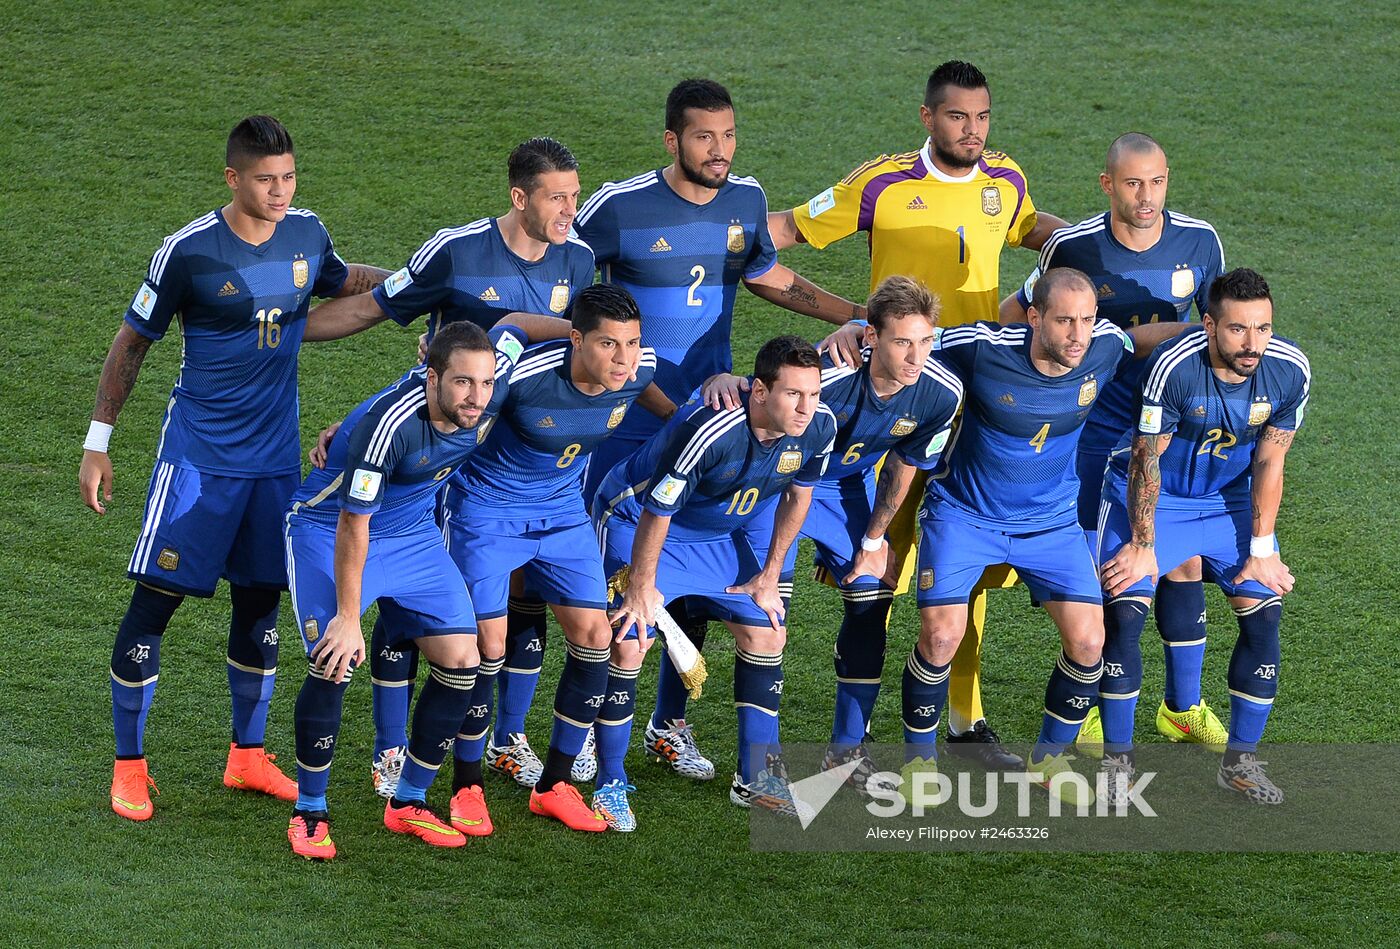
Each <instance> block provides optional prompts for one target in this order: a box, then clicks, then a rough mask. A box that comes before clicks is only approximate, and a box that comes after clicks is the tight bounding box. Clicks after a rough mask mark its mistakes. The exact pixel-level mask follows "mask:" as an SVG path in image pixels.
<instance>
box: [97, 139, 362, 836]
mask: <svg viewBox="0 0 1400 949" xmlns="http://www.w3.org/2000/svg"><path fill="white" fill-rule="evenodd" d="M225 157H226V162H227V167H226V168H225V169H224V179H225V181H226V182H227V184H228V187H229V190H230V191H231V192H232V197H231V200H230V201H229V203H228V204H227V205H225V206H224V207H222V208H220V209H218V210H215V211H211V212H209V213H208V214H205V215H203V216H202V217H198V218H196V219H195V220H193V221H191V222H190V223H189V224H187V225H186V226H185V227H183V228H181V229H180V230H178V231H176V232H175V233H174V234H171V235H170V236H169V237H167V238H166V239H165V241H164V242H163V243H162V244H161V246H160V249H159V250H157V251H156V253H155V254H154V256H152V258H151V264H150V268H149V269H148V270H147V273H146V279H145V282H144V283H142V284H141V288H140V289H139V290H138V291H137V293H136V297H135V299H133V300H132V301H131V305H130V306H129V307H128V308H127V311H126V316H125V319H124V321H123V323H122V326H121V329H120V330H119V331H118V332H117V336H116V339H115V340H113V342H112V347H111V350H110V351H109V352H108V354H107V361H106V363H105V364H104V365H103V367H102V377H101V379H100V381H99V382H98V386H97V404H96V407H95V408H94V409H93V414H92V425H91V428H90V430H89V432H88V437H87V441H86V442H85V443H84V444H83V449H84V450H83V461H82V466H81V469H80V471H79V475H78V480H79V487H80V490H81V494H82V498H83V501H84V503H86V504H87V506H88V507H90V508H92V509H93V510H94V511H96V512H97V513H98V514H103V513H105V512H106V507H105V505H104V503H103V502H104V501H106V502H110V501H111V499H112V462H111V460H110V458H109V457H108V455H107V445H108V440H109V438H110V436H111V432H112V427H113V426H114V425H115V424H116V421H117V415H118V414H119V413H120V412H121V409H122V406H123V405H124V404H125V402H126V400H127V397H128V396H129V395H130V394H131V390H132V387H133V386H134V385H135V384H136V376H137V374H138V373H139V371H140V369H141V364H142V362H143V360H144V359H145V357H146V352H147V350H148V349H149V348H150V345H151V343H152V342H154V341H156V340H158V339H161V338H162V337H163V336H165V334H166V333H167V331H168V330H169V328H170V323H171V321H172V320H173V319H174V318H175V317H176V316H177V315H178V316H179V318H180V327H181V335H182V336H183V338H184V361H183V364H182V365H181V369H180V378H179V379H178V380H177V381H176V383H175V388H174V391H173V392H172V393H171V396H170V403H169V405H168V406H167V408H166V412H165V420H164V422H163V423H162V425H161V437H160V443H159V445H158V447H157V449H156V465H155V470H154V471H153V473H152V475H151V483H150V490H149V493H148V495H147V498H146V510H145V515H144V518H143V523H142V528H141V535H140V538H139V539H138V540H137V542H136V549H135V551H134V552H133V554H132V556H131V563H130V565H129V567H128V571H127V574H128V576H130V577H131V578H132V579H133V580H135V581H136V586H135V589H134V590H133V592H132V597H131V604H130V606H128V607H127V611H126V615H125V616H124V617H123V618H122V622H121V626H120V628H119V629H118V630H117V637H116V643H115V645H114V646H113V649H112V666H111V680H112V721H113V726H114V730H115V733H116V763H115V765H114V768H113V777H112V791H111V802H112V809H113V810H114V811H115V812H116V813H118V814H120V815H121V816H122V817H126V818H129V819H131V820H138V821H142V820H148V819H149V818H150V817H151V814H152V805H151V798H150V791H149V788H151V787H154V786H155V783H154V782H153V781H152V780H151V778H150V776H149V773H148V769H147V764H146V758H145V751H144V747H143V738H144V732H145V725H146V716H147V713H148V712H149V711H150V707H151V701H152V698H153V697H154V694H155V688H156V680H157V678H158V677H159V671H160V645H161V639H162V636H163V635H164V633H165V630H166V628H167V627H168V626H169V624H170V621H171V618H172V617H173V616H174V615H175V610H176V608H177V607H179V605H180V603H181V601H182V600H183V599H184V598H185V597H186V596H200V597H209V596H213V594H214V590H215V587H216V586H217V585H218V582H219V579H220V577H223V578H224V579H227V580H228V582H229V598H230V600H231V601H232V607H233V609H232V617H231V619H230V622H229V638H228V682H229V693H230V696H231V698H232V705H233V741H232V743H231V744H230V746H229V756H228V763H227V765H226V767H225V769H224V784H225V785H227V786H229V787H232V788H240V789H243V790H252V791H260V792H262V793H266V794H271V795H273V796H275V797H279V798H282V799H284V800H291V799H292V798H293V797H294V796H295V794H296V788H295V785H294V784H293V783H292V781H291V780H290V779H288V778H287V776H286V775H284V774H282V772H281V771H279V770H278V769H277V767H276V765H274V764H272V763H271V762H272V757H273V756H271V755H268V754H266V753H265V752H264V750H263V735H264V731H265V729H266V725H267V709H268V703H269V702H270V701H271V698H272V690H273V682H274V674H275V672H276V669H277V638H278V637H277V611H278V602H279V600H280V599H281V592H280V591H281V590H282V588H283V587H285V586H286V584H287V579H286V573H285V571H284V569H283V565H282V557H281V554H280V550H281V517H282V512H283V511H285V510H286V507H287V501H288V499H289V498H290V497H291V495H292V491H293V490H294V489H295V488H296V486H297V481H298V478H299V476H300V474H301V463H300V462H301V457H300V456H301V450H300V447H299V444H298V422H297V354H298V351H299V350H300V349H301V343H302V341H303V337H304V335H305V334H306V328H307V307H308V306H309V304H310V301H311V297H313V296H343V295H345V294H353V293H360V292H364V291H367V290H369V288H370V287H372V286H374V285H375V284H376V283H378V282H379V281H381V280H383V279H384V276H385V275H386V273H387V272H386V271H380V270H377V269H376V268H373V267H366V266H363V265H360V264H351V265H347V264H346V263H345V262H344V261H343V260H341V258H340V256H339V255H338V254H337V253H336V252H335V247H334V245H333V244H332V243H331V239H330V235H329V234H327V232H326V229H325V227H324V226H323V225H322V224H321V221H320V220H319V219H318V218H317V217H316V215H314V214H312V213H311V212H310V211H306V210H302V209H299V208H294V207H292V204H291V202H292V196H293V195H294V194H295V192H296V160H295V156H294V153H293V150H292V138H291V136H290V135H289V134H288V133H287V130H286V129H285V128H283V126H282V125H281V123H279V122H278V121H277V120H276V119H274V118H272V117H270V116H266V115H255V116H250V117H249V118H246V119H244V120H243V121H241V122H239V123H238V125H236V126H235V127H234V128H233V131H232V132H231V133H230V134H229V137H228V146H227V151H226V155H225ZM308 338H309V337H308Z"/></svg>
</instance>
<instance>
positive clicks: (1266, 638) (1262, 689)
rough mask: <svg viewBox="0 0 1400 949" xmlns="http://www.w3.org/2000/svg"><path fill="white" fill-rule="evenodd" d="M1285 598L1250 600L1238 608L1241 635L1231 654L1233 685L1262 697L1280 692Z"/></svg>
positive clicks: (1235, 689) (1237, 614)
mask: <svg viewBox="0 0 1400 949" xmlns="http://www.w3.org/2000/svg"><path fill="white" fill-rule="evenodd" d="M1282 615H1283V601H1282V600H1281V599H1280V598H1279V597H1271V598H1269V599H1267V600H1255V601H1252V602H1247V605H1238V606H1236V607H1235V616H1236V618H1237V619H1238V620H1239V624H1240V637H1239V640H1238V641H1237V642H1236V643H1235V651H1234V653H1233V654H1231V656H1230V672H1229V680H1230V688H1231V689H1233V690H1234V691H1236V692H1243V693H1244V694H1245V695H1249V696H1253V697H1255V698H1260V699H1272V698H1273V697H1274V696H1275V695H1276V694H1277V693H1278V676H1279V661H1280V658H1281V655H1282V653H1281V650H1280V647H1279V621H1280V619H1281V618H1282Z"/></svg>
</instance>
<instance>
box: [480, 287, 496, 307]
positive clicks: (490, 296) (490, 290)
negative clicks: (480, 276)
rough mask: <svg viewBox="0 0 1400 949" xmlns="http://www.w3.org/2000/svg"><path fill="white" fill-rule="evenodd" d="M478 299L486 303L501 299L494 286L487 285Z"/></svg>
mask: <svg viewBox="0 0 1400 949" xmlns="http://www.w3.org/2000/svg"><path fill="white" fill-rule="evenodd" d="M480 299H481V300H483V301H485V302H486V303H499V302H500V301H501V295H500V294H499V293H497V292H496V288H495V287H487V288H486V290H485V291H484V292H483V293H482V294H481V297H480Z"/></svg>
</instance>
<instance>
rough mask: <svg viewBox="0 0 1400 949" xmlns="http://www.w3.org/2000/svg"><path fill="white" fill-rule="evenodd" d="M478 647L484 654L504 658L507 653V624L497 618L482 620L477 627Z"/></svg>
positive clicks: (493, 657)
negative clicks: (497, 620)
mask: <svg viewBox="0 0 1400 949" xmlns="http://www.w3.org/2000/svg"><path fill="white" fill-rule="evenodd" d="M476 648H477V649H478V650H480V652H481V655H483V656H490V657H491V658H492V659H500V658H503V657H504V656H505V654H506V624H505V623H504V622H496V621H495V620H490V621H485V622H482V623H481V624H480V626H478V627H477V633H476Z"/></svg>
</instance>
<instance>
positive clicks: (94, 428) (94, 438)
mask: <svg viewBox="0 0 1400 949" xmlns="http://www.w3.org/2000/svg"><path fill="white" fill-rule="evenodd" d="M111 440H112V426H110V425H108V424H107V423H106V422H99V421H97V419H93V420H92V423H91V424H90V425H88V433H87V438H85V439H83V451H100V452H103V453H104V454H105V453H106V451H107V445H108V443H109V442H111Z"/></svg>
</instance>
